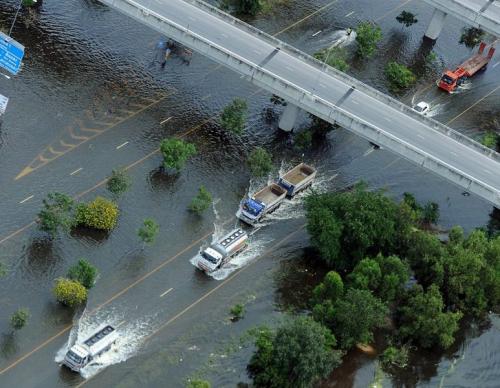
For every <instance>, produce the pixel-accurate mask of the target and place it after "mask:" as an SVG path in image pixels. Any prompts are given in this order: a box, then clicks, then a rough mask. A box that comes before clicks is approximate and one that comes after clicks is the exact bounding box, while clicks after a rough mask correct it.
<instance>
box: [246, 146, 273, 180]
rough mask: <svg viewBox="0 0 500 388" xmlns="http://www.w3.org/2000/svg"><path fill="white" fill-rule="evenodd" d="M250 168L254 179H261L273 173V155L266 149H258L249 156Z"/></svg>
mask: <svg viewBox="0 0 500 388" xmlns="http://www.w3.org/2000/svg"><path fill="white" fill-rule="evenodd" d="M247 163H248V167H249V168H250V172H251V173H252V175H253V176H254V177H257V178H260V177H263V176H266V175H267V174H269V173H270V172H271V168H272V167H273V162H272V160H271V155H270V154H269V152H267V151H266V150H265V149H264V148H261V147H257V148H254V149H253V150H252V152H250V155H249V156H248V160H247Z"/></svg>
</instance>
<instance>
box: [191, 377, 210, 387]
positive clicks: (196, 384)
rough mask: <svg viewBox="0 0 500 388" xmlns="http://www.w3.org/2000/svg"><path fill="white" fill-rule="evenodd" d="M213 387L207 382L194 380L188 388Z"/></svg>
mask: <svg viewBox="0 0 500 388" xmlns="http://www.w3.org/2000/svg"><path fill="white" fill-rule="evenodd" d="M211 387H212V385H211V384H210V383H209V382H208V381H206V380H200V379H194V380H189V381H188V383H187V385H186V388H211Z"/></svg>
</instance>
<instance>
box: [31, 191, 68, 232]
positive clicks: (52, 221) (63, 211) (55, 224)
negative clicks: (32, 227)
mask: <svg viewBox="0 0 500 388" xmlns="http://www.w3.org/2000/svg"><path fill="white" fill-rule="evenodd" d="M73 208H74V201H73V199H72V198H71V197H69V196H67V195H66V194H61V193H49V194H48V195H47V198H46V199H44V200H43V209H42V210H41V211H40V213H38V227H39V228H40V230H43V231H44V232H47V233H48V234H49V235H50V236H51V237H55V236H56V235H57V233H58V232H59V230H63V231H69V230H70V229H71V227H72V226H73V225H74V220H73Z"/></svg>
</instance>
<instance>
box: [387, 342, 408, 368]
mask: <svg viewBox="0 0 500 388" xmlns="http://www.w3.org/2000/svg"><path fill="white" fill-rule="evenodd" d="M408 353H409V352H408V347H407V346H402V347H401V348H396V347H395V346H389V347H388V348H387V349H385V350H384V353H382V356H381V357H380V362H381V363H382V367H384V369H391V368H392V367H397V368H405V367H406V366H407V365H408V358H409V354H408Z"/></svg>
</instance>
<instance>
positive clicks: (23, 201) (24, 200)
mask: <svg viewBox="0 0 500 388" xmlns="http://www.w3.org/2000/svg"><path fill="white" fill-rule="evenodd" d="M34 196H35V195H34V194H33V195H30V196H29V197H27V198H24V199H23V200H22V201H20V202H19V203H25V202H26V201H29V200H30V199H31V198H33V197H34Z"/></svg>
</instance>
